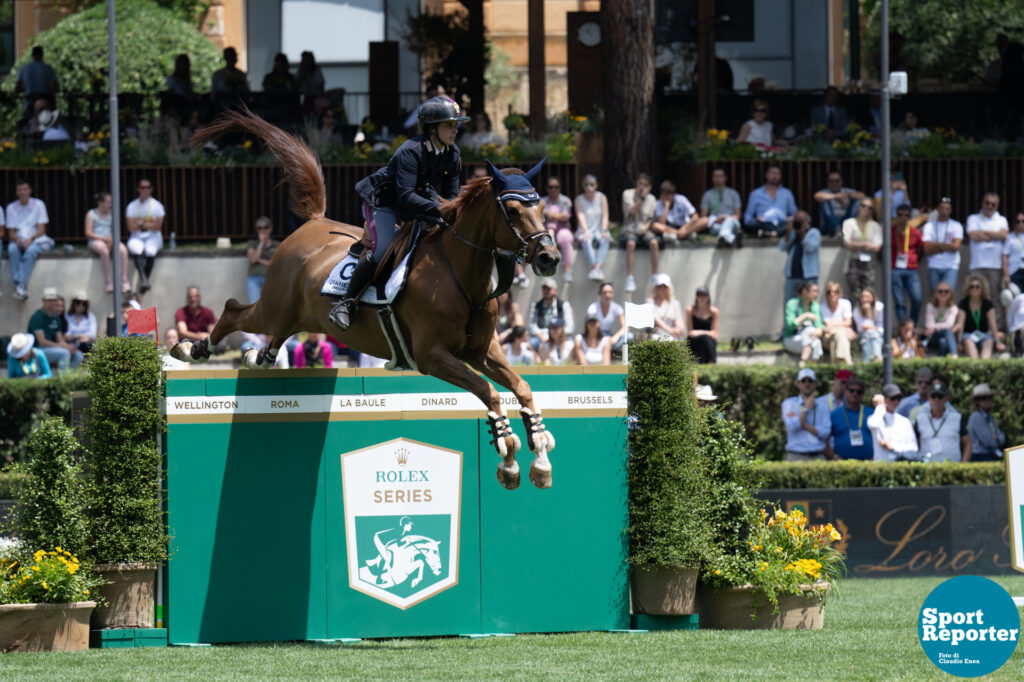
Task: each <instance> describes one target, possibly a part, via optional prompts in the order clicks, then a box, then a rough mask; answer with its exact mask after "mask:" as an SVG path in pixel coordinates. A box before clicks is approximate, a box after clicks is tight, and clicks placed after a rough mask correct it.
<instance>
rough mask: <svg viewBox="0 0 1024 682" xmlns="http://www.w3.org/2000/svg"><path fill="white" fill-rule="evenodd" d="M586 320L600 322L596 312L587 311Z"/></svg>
mask: <svg viewBox="0 0 1024 682" xmlns="http://www.w3.org/2000/svg"><path fill="white" fill-rule="evenodd" d="M587 319H588V320H598V321H600V320H601V316H600V315H598V314H597V311H596V310H588V311H587Z"/></svg>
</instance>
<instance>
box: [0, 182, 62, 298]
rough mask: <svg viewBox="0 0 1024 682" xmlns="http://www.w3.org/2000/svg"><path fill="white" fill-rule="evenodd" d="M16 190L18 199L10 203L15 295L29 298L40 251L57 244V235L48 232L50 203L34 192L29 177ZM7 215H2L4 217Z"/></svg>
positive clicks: (8, 254) (9, 228)
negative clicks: (53, 235) (30, 280)
mask: <svg viewBox="0 0 1024 682" xmlns="http://www.w3.org/2000/svg"><path fill="white" fill-rule="evenodd" d="M15 191H16V192H17V194H18V200H17V201H12V202H11V203H9V204H7V232H8V233H9V234H8V239H9V240H10V241H9V243H8V244H7V256H8V257H9V258H10V259H11V280H12V281H13V283H14V298H16V299H18V300H19V301H24V300H27V299H28V280H29V278H30V277H31V276H32V269H33V268H34V267H35V266H36V258H38V257H39V254H40V253H43V252H44V251H49V250H50V249H52V248H53V246H54V242H53V237H51V236H50V235H48V234H46V226H47V225H48V224H49V223H50V218H49V216H48V215H47V214H46V204H44V203H43V201H42V200H41V199H36V198H35V197H33V196H32V185H30V184H29V182H28V180H24V179H21V180H18V181H17V183H16V187H15ZM2 217H3V216H0V218H2Z"/></svg>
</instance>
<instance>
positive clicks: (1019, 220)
mask: <svg viewBox="0 0 1024 682" xmlns="http://www.w3.org/2000/svg"><path fill="white" fill-rule="evenodd" d="M1014 222H1017V223H1024V218H1017V220H1015V221H1014Z"/></svg>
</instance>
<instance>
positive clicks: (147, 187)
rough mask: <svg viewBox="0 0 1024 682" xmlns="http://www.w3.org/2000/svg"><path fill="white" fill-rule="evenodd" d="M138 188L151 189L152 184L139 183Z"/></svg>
mask: <svg viewBox="0 0 1024 682" xmlns="http://www.w3.org/2000/svg"><path fill="white" fill-rule="evenodd" d="M139 189H153V185H139Z"/></svg>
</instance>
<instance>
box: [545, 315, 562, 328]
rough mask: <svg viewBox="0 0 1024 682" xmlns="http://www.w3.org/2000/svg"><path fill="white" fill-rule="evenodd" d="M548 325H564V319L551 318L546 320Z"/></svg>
mask: <svg viewBox="0 0 1024 682" xmlns="http://www.w3.org/2000/svg"><path fill="white" fill-rule="evenodd" d="M548 326H549V327H565V320H563V319H562V318H560V317H555V318H552V320H551V321H550V322H548Z"/></svg>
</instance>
